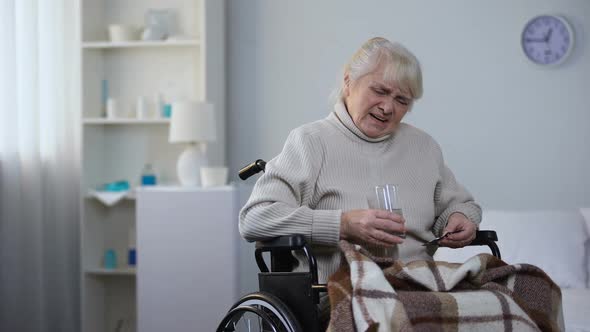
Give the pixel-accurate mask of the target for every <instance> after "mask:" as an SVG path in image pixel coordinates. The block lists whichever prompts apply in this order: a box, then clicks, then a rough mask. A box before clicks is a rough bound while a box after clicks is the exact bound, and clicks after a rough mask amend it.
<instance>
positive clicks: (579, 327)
mask: <svg viewBox="0 0 590 332" xmlns="http://www.w3.org/2000/svg"><path fill="white" fill-rule="evenodd" d="M561 298H562V303H563V318H564V321H565V330H566V331H567V332H590V289H587V288H586V289H576V288H569V289H563V288H562V289H561Z"/></svg>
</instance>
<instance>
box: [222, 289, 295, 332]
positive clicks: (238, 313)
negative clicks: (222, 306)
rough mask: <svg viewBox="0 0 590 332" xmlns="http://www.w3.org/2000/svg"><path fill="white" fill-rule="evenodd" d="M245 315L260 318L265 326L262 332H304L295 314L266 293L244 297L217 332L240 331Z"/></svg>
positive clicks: (261, 327)
mask: <svg viewBox="0 0 590 332" xmlns="http://www.w3.org/2000/svg"><path fill="white" fill-rule="evenodd" d="M245 314H248V315H255V316H257V317H258V318H259V320H258V321H259V323H260V322H261V323H260V325H263V326H259V328H260V331H274V332H302V331H303V330H302V328H301V325H300V324H299V322H298V321H297V319H296V318H295V316H294V315H293V312H291V310H290V309H289V308H288V307H287V306H286V305H285V304H284V303H283V302H282V301H281V300H280V299H279V298H277V297H276V296H274V295H271V294H268V293H265V292H255V293H251V294H248V295H245V296H243V297H242V298H241V299H240V300H239V301H238V302H236V303H235V304H234V305H233V306H232V307H231V309H230V310H229V311H228V313H227V314H226V315H225V317H224V318H223V320H222V321H221V323H220V324H219V326H218V327H217V332H234V331H239V324H240V323H239V321H240V320H241V319H242V318H243V317H244V315H245ZM245 324H246V323H245ZM247 326H248V329H247V331H250V330H251V325H250V323H249V322H248V323H247Z"/></svg>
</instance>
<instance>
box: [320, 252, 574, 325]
mask: <svg viewBox="0 0 590 332" xmlns="http://www.w3.org/2000/svg"><path fill="white" fill-rule="evenodd" d="M340 247H341V249H342V251H343V252H344V257H345V258H346V261H345V262H343V264H342V267H341V268H340V269H339V270H338V271H337V272H336V273H335V274H333V275H332V276H331V277H330V280H329V282H328V293H329V296H330V305H331V318H330V326H329V327H328V331H337V332H340V331H343V332H346V331H563V330H564V328H563V326H564V325H563V314H562V311H561V291H560V289H559V287H558V286H557V285H556V284H555V283H554V282H553V281H552V280H551V279H550V278H549V277H548V276H547V275H546V274H545V273H544V272H543V271H542V270H541V269H539V268H537V267H535V266H532V265H529V264H517V265H508V264H506V263H504V262H503V261H501V260H499V259H497V258H495V257H494V256H492V255H488V254H480V255H477V256H474V257H473V258H471V259H469V260H468V261H467V262H465V263H463V264H457V263H447V262H433V261H414V262H411V263H408V264H404V263H401V262H399V261H394V260H393V259H390V258H383V257H374V256H372V255H371V254H370V253H369V252H367V251H365V250H363V249H362V248H359V247H358V246H355V245H352V244H350V243H348V242H346V241H341V243H340Z"/></svg>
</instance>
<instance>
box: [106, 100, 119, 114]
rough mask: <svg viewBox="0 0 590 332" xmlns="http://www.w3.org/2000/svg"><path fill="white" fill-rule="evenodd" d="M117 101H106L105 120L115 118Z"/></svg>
mask: <svg viewBox="0 0 590 332" xmlns="http://www.w3.org/2000/svg"><path fill="white" fill-rule="evenodd" d="M118 109H119V101H118V100H117V99H115V98H109V99H107V118H108V119H114V118H116V117H117V115H118V114H117V113H118V112H119V110H118Z"/></svg>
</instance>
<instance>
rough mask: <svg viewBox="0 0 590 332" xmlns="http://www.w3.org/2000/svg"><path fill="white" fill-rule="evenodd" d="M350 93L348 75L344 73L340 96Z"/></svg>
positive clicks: (346, 95)
mask: <svg viewBox="0 0 590 332" xmlns="http://www.w3.org/2000/svg"><path fill="white" fill-rule="evenodd" d="M349 94H350V75H348V73H344V84H343V85H342V97H348V95H349Z"/></svg>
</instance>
